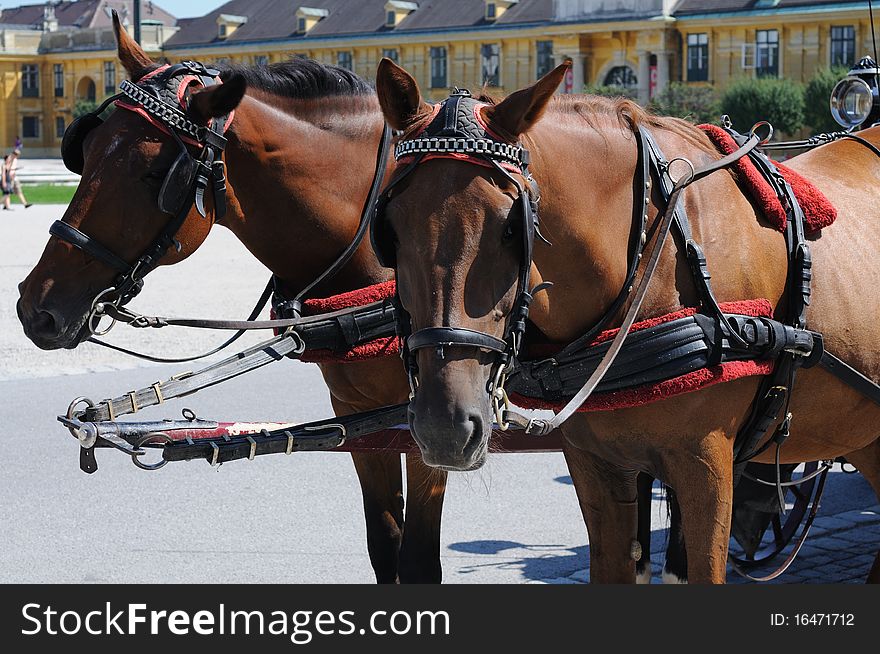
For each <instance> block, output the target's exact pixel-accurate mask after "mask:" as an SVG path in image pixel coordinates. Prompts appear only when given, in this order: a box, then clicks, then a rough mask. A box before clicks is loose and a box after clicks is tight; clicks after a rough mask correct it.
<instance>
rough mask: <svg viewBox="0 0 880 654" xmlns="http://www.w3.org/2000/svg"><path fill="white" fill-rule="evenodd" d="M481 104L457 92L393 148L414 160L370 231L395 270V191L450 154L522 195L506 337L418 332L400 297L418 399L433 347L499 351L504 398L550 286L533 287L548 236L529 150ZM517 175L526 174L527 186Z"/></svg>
mask: <svg viewBox="0 0 880 654" xmlns="http://www.w3.org/2000/svg"><path fill="white" fill-rule="evenodd" d="M482 105H483V103H481V102H479V101H478V100H477V99H475V98H473V97H471V94H470V92H469V91H467V90H460V89H456V90H455V92H454V93H452V94H451V95H450V96H449V98H447V99H446V100H445V101H443V103H441V105H440V108H439V111H438V112H437V114H436V116H435V117H434V119H433V120H432V121H431V123H430V124H429V125H428V126H427V127H426V128H425V129H424V131H422V132H421V133H420V134H419V135H418V136H417V137H416V138H413V139H407V140H403V141H400V142H398V143H397V145H396V146H395V148H394V157H395V159H396V160H397V161H400V160H402V159H411V161H410V162H409V163H408V165H407V166H406V167H405V168H404V169H403V170H402V171H401V172H400V173H399V174H398V175H397V176H395V177H394V179H393V180H392V181H391V182H390V183H389V184H388V186H387V187H386V188H385V190H384V192H383V193H382V195H381V196H380V198H379V201H378V203H377V205H376V215H375V217H374V220H373V223H372V229H371V239H372V243H373V249H374V251H375V252H376V256H377V257H378V259H379V262H380V263H381V264H382V265H383V266H385V267H387V268H394V267H395V266H396V257H395V248H394V242H393V235H392V234H391V233H390V226H389V225H387V224H386V219H385V208H386V206H387V204H388V202H389V201H390V200H391V198H392V194H393V191H394V189H395V188H396V187H397V186H398V185H399V184H400V183H401V182H403V180H405V179H406V178H407V177H408V176H409V175H410V173H412V172H413V171H414V170H415V169H416V167H417V166H418V165H419V164H421V163H423V162H424V161H426V160H429V159H432V158H437V157H449V156H450V155H464V156H465V157H467V159H466V161H468V162H470V163H474V164H479V165H488V166H490V167H491V168H493V169H494V170H497V171H498V172H500V173H501V174H502V175H503V176H504V177H505V178H506V179H507V180H508V181H509V182H510V183H511V184H513V186H514V187H515V188H516V190H517V194H518V195H517V204H518V205H519V207H520V212H521V216H522V225H521V232H522V248H523V252H522V257H521V259H520V262H521V263H520V268H519V274H518V280H517V294H516V300H515V304H514V307H513V311H512V312H511V314H510V316H509V318H508V322H507V325H506V327H505V331H504V336H503V338H498V337H496V336H493V335H491V334H487V333H485V332H481V331H477V330H473V329H466V328H463V327H454V326H451V325H438V326H434V327H425V328H423V329H419V330H418V331H416V332H414V333H413V332H412V328H411V318H410V316H409V314H408V313H407V312H406V311H405V310H404V309H403V307H402V306H401V303H400V300H399V295H398V296H397V298H396V310H397V316H398V322H397V324H398V332H399V335H400V337H401V339H402V341H403V343H402V348H401V357H402V358H403V360H404V363H405V364H406V370H407V374H408V375H409V379H410V387H411V391H412V395H413V396H415V392H416V389H417V388H418V365H417V362H416V353H417V352H418V351H419V350H425V349H431V348H433V349H434V350H435V351H436V353H437V356H438V357H440V358H443V357H444V356H445V352H444V350H445V348H447V347H466V348H475V349H477V350H484V351H487V352H494V353H495V354H496V355H497V358H496V362H495V370H494V374H493V375H492V376H491V378H490V382H489V388H488V391H489V393H490V394H491V395H492V396H493V398H494V397H496V396H497V397H498V399H499V400H501V399H502V398H501V396H502V394H503V393H504V390H503V388H504V380H505V378H506V375H507V374H508V373H509V372H510V371H511V370H512V367H513V363H514V361H515V359H516V357H517V356H518V354H519V352H520V348H521V345H522V337H523V334H524V332H525V329H526V319H527V318H528V315H529V306H530V305H531V302H532V299H533V297H534V295H535V293H537V292H539V291H540V290H543V289H544V288H547V287H548V286H549V284H547V285H544V284H542V285H540V286H539V287H537V288H535V289H533V288H531V286H530V277H531V267H532V252H533V250H534V241H535V235H536V234H537V235H538V237H539V238H543V237H541V235H540V231H539V229H538V200H539V197H540V196H539V192H538V186H537V184H536V183H535V180H534V179H533V178H532V175H531V173H530V172H529V161H530V159H529V152H528V150H526V149H525V148H523V147H522V145H521V144H519V143H516V144H510V143H505V142H503V141H500V140H498V139H497V138H496V137H495V136H494V135H492V134H490V133H489V132H488V131H487V130H486V128H485V127H484V126H483V125H482V124H481V122H480V121H478V119H477V115H478V114H477V111H478V110H479V108H480V107H481V106H482ZM516 175H519V176H521V177H522V178H523V180H524V181H525V184H524V183H523V182H522V181H520V179H518V178H517V176H516ZM496 391H497V394H496Z"/></svg>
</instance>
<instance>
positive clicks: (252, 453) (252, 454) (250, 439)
mask: <svg viewBox="0 0 880 654" xmlns="http://www.w3.org/2000/svg"><path fill="white" fill-rule="evenodd" d="M247 440H248V442H249V443H250V444H251V451H250V454H248V461H253V460H254V457H255V456H257V441H255V440H254V437H253V436H248V437H247Z"/></svg>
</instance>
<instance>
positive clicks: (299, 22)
mask: <svg viewBox="0 0 880 654" xmlns="http://www.w3.org/2000/svg"><path fill="white" fill-rule="evenodd" d="M296 31H297V32H299V33H300V34H305V33H306V19H305V18H303V17H302V16H300V17H299V18H297V19H296Z"/></svg>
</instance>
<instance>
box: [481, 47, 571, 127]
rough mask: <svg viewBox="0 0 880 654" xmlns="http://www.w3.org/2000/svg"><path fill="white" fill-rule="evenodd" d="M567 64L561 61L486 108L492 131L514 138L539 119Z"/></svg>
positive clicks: (487, 121)
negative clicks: (531, 81) (534, 79)
mask: <svg viewBox="0 0 880 654" xmlns="http://www.w3.org/2000/svg"><path fill="white" fill-rule="evenodd" d="M569 66H571V63H570V62H565V63H564V64H560V65H559V66H557V67H556V68H554V69H553V70H551V71H550V72H549V73H547V74H546V75H544V77H542V78H541V79H539V80H538V81H537V82H535V84H534V85H533V86H530V87H528V88H525V89H522V90H520V91H517V92H516V93H512V94H510V95H509V96H507V97H506V98H505V99H504V100H502V101H501V102H499V103H498V104H497V105H494V106H489V107H485V108H484V109H483V110H482V112H483V119H484V120H485V121H486V123H487V124H488V125H489V126H490V127H491V128H492V130H493V131H495V132H499V133H500V134H501V135H502V136H505V137H509V138H510V140H511V141H515V140H516V139H517V138H519V135H520V134H522V133H524V132H527V131H528V130H529V129H530V128H531V127H532V125H534V124H535V123H537V122H538V119H539V118H540V117H541V115H542V114H543V113H544V109H546V108H547V104H548V103H549V102H550V98H552V97H553V94H554V93H555V92H556V89H557V88H558V87H559V84H560V83H561V82H562V80H563V78H564V77H565V73H566V72H567V71H568V68H569Z"/></svg>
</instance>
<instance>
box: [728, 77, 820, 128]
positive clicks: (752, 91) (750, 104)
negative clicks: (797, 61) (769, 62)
mask: <svg viewBox="0 0 880 654" xmlns="http://www.w3.org/2000/svg"><path fill="white" fill-rule="evenodd" d="M721 109H722V111H723V112H724V113H726V114H728V115H729V116H730V119H731V120H732V121H733V126H734V127H735V128H736V129H738V130H739V131H741V132H744V131H746V130H748V129H749V128H750V127H751V126H752V125H754V124H755V123H757V122H759V121H762V120H766V121H768V122H769V123H770V124H771V125H773V128H774V129H775V130H776V131H777V132H785V133H786V134H794V133H795V132H797V131H798V130H799V129H800V128H801V127H803V125H804V89H803V87H802V86H801V85H800V84H796V83H794V82H792V81H791V80H787V79H775V78H772V77H761V78H758V79H752V78H748V77H745V78H741V79H738V80H736V81H735V82H734V83H733V84H731V85H730V86H728V87H727V90H726V91H725V92H724V95H723V96H722V98H721Z"/></svg>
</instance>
